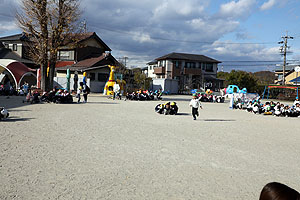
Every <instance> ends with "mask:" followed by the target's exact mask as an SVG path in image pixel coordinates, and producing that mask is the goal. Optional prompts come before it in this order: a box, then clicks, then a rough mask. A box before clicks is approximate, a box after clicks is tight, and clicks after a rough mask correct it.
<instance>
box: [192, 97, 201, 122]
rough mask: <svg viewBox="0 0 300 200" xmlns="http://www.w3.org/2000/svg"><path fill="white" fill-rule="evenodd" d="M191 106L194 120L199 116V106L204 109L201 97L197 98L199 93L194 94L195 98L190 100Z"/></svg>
mask: <svg viewBox="0 0 300 200" xmlns="http://www.w3.org/2000/svg"><path fill="white" fill-rule="evenodd" d="M190 107H192V115H193V118H194V120H196V116H197V117H199V111H198V108H199V107H200V108H201V109H202V106H201V103H200V101H199V99H197V95H196V94H194V95H193V98H192V99H191V101H190Z"/></svg>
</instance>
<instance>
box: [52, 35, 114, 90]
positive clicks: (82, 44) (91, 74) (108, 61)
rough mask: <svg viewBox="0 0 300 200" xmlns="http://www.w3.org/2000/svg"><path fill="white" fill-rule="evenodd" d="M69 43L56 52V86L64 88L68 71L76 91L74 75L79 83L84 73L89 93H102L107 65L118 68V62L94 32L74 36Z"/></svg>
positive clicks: (107, 73) (107, 75)
mask: <svg viewBox="0 0 300 200" xmlns="http://www.w3.org/2000/svg"><path fill="white" fill-rule="evenodd" d="M70 41H71V42H66V43H65V45H64V46H62V47H60V48H59V51H58V61H57V64H56V77H55V79H54V80H55V81H56V85H57V86H58V87H65V86H66V73H67V70H68V69H70V72H71V89H72V90H73V89H76V88H74V75H75V74H76V75H77V76H78V83H79V82H80V81H82V79H83V72H86V73H87V77H88V85H89V87H90V89H91V92H102V91H103V88H104V85H105V82H106V81H107V79H108V77H109V73H110V69H109V68H108V67H107V65H117V66H119V62H118V61H117V60H116V59H115V58H114V57H113V56H112V55H111V49H110V48H109V47H108V46H107V45H106V44H105V43H104V42H103V41H102V40H101V39H100V38H99V36H98V35H97V34H96V33H95V32H91V33H81V34H74V35H72V38H71V40H70ZM74 41H75V42H74Z"/></svg>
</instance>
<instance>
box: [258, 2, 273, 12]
mask: <svg viewBox="0 0 300 200" xmlns="http://www.w3.org/2000/svg"><path fill="white" fill-rule="evenodd" d="M275 4H276V0H268V1H267V2H265V3H263V5H262V6H261V7H260V10H269V9H271V8H272V7H273V6H274V5H275Z"/></svg>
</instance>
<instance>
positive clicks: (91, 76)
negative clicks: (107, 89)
mask: <svg viewBox="0 0 300 200" xmlns="http://www.w3.org/2000/svg"><path fill="white" fill-rule="evenodd" d="M95 76H96V75H95V73H90V80H91V81H94V80H95Z"/></svg>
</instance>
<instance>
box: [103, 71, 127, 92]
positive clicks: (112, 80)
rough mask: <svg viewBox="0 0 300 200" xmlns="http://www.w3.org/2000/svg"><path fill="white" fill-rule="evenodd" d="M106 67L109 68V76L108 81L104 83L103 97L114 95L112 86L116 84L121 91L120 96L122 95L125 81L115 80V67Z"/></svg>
mask: <svg viewBox="0 0 300 200" xmlns="http://www.w3.org/2000/svg"><path fill="white" fill-rule="evenodd" d="M108 67H109V68H110V74H109V79H108V81H107V82H106V83H105V86H104V91H103V94H104V95H113V94H114V85H115V84H116V83H117V84H119V85H120V90H121V95H122V94H123V92H124V89H125V85H126V81H124V80H119V79H117V80H116V79H115V70H116V68H117V67H116V66H111V65H108Z"/></svg>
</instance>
